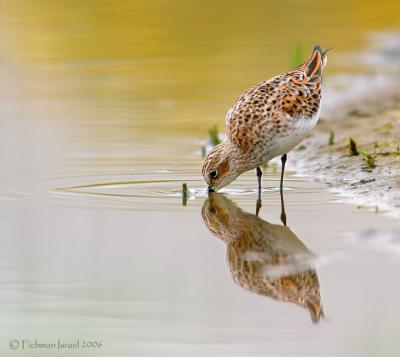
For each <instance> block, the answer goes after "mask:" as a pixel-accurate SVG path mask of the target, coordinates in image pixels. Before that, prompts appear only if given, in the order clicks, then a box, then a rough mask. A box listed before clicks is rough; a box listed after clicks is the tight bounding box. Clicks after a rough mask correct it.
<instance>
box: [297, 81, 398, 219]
mask: <svg viewBox="0 0 400 357" xmlns="http://www.w3.org/2000/svg"><path fill="white" fill-rule="evenodd" d="M331 115H332V114H331ZM350 138H351V139H352V140H353V141H354V142H355V143H356V148H354V147H353V152H352V151H351V147H350ZM354 149H355V150H356V151H357V152H358V155H355V154H356V152H354ZM290 156H291V160H290V161H291V163H292V165H291V166H292V167H293V168H294V169H295V170H296V171H297V172H298V173H299V174H301V175H302V176H306V177H308V178H309V179H315V180H318V181H323V182H326V183H328V184H329V185H330V186H331V187H332V188H333V189H334V191H335V192H338V193H339V194H340V195H341V196H342V197H346V199H347V200H350V201H351V202H353V203H355V204H356V205H359V206H369V207H373V208H375V209H376V210H383V211H388V212H391V213H393V214H395V215H396V216H399V215H400V90H399V91H397V90H395V89H394V88H392V89H391V90H390V92H386V93H383V92H382V93H380V95H377V96H376V97H375V98H374V99H371V98H370V99H368V100H365V99H364V100H363V99H361V100H360V101H358V102H353V103H349V104H348V105H346V106H345V107H342V108H340V109H338V111H337V115H335V116H331V117H322V118H321V120H320V122H319V123H318V125H317V127H316V128H315V130H314V132H313V134H312V135H311V136H310V137H309V138H307V139H306V140H304V141H303V143H302V144H300V145H299V146H298V147H297V149H296V150H295V152H293V153H291V155H290Z"/></svg>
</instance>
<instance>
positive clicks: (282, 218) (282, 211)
mask: <svg viewBox="0 0 400 357" xmlns="http://www.w3.org/2000/svg"><path fill="white" fill-rule="evenodd" d="M281 222H282V223H283V225H284V226H285V227H286V211H285V200H284V199H283V191H282V190H281Z"/></svg>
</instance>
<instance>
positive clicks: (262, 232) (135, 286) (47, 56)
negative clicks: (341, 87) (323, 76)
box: [0, 1, 400, 356]
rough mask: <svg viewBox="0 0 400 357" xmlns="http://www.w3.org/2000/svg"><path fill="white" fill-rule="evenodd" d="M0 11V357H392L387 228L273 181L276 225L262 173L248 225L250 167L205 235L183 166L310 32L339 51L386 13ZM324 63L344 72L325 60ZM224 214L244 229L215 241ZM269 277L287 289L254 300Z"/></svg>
mask: <svg viewBox="0 0 400 357" xmlns="http://www.w3.org/2000/svg"><path fill="white" fill-rule="evenodd" d="M0 6H1V11H0V19H1V21H0V26H1V35H0V46H1V56H0V62H1V66H0V72H1V78H2V85H1V89H0V104H1V105H0V125H1V130H0V232H1V237H2V239H1V240H0V245H1V246H0V248H1V249H0V264H1V268H2V269H1V270H0V284H1V290H0V301H1V307H0V314H1V315H0V316H1V322H0V336H1V345H0V351H1V353H2V355H5V356H8V355H10V354H11V353H12V354H16V355H28V354H29V355H30V356H31V355H32V356H34V355H37V356H44V355H49V356H54V355H57V356H62V355H66V356H67V355H68V356H70V355H76V356H80V355H82V356H89V355H92V356H101V355H104V356H132V355H135V356H188V355H191V356H265V355H271V356H279V355H292V356H310V355H311V356H313V355H314V356H337V355H340V356H377V355H384V356H397V354H398V353H397V351H398V346H397V340H398V337H399V335H398V331H399V330H400V326H399V321H400V311H399V309H398V301H399V299H400V289H399V288H398V285H397V284H396V283H395V282H396V281H397V275H398V274H397V271H398V269H399V263H400V261H399V255H398V252H399V249H398V247H399V241H398V236H399V228H398V224H397V222H395V221H392V220H390V219H389V218H387V217H386V216H385V215H384V214H382V212H375V211H374V210H370V209H366V208H357V207H353V206H351V205H347V204H344V203H341V202H340V201H339V198H338V197H337V196H335V195H333V194H331V193H329V192H328V191H327V187H326V186H324V185H323V184H320V183H315V182H314V183H312V182H306V181H304V180H303V179H301V178H299V177H297V176H295V175H294V173H293V172H288V175H287V177H286V181H285V192H284V193H285V207H286V214H287V227H284V226H283V225H282V223H281V221H280V216H281V197H280V195H279V191H278V189H277V188H278V181H279V170H277V169H276V168H274V166H269V168H268V169H267V170H266V171H265V174H264V176H263V188H264V190H263V207H262V208H261V211H260V214H259V217H256V216H255V209H256V198H257V196H256V192H255V187H256V179H255V173H253V172H252V173H247V174H245V175H243V176H242V177H241V178H240V179H239V180H237V181H236V182H235V183H233V184H232V185H231V186H229V188H227V189H226V190H225V191H224V192H223V194H224V195H225V196H226V197H225V198H223V197H222V198H221V200H222V203H221V202H219V203H218V202H217V207H214V208H215V209H216V212H218V209H222V212H225V211H226V212H227V215H226V214H225V215H222V217H219V218H218V219H217V220H212V222H213V223H212V224H210V222H211V221H210V219H204V217H205V213H204V212H206V211H207V209H208V208H209V205H210V198H208V197H207V194H206V191H205V185H204V183H203V181H202V178H201V174H200V167H201V162H202V158H201V156H200V154H199V152H200V147H201V145H202V143H201V140H202V139H204V137H205V136H206V135H207V129H208V127H209V126H210V125H212V124H214V123H218V124H219V125H220V127H222V126H223V122H224V116H225V112H226V110H227V109H228V108H229V106H230V105H231V103H232V102H233V101H234V100H235V98H236V97H237V96H238V95H239V94H240V93H241V92H242V91H243V90H244V89H246V88H247V87H248V86H250V85H252V84H254V83H255V82H258V81H260V80H261V79H264V78H268V77H270V76H272V75H273V74H276V73H279V72H281V71H283V70H286V69H287V67H288V66H289V65H290V63H291V57H292V56H291V53H292V52H293V51H294V49H295V48H296V47H297V46H299V45H300V46H301V47H302V48H303V49H304V51H308V49H309V48H311V47H312V45H314V44H315V41H316V37H318V41H319V42H320V44H321V45H323V46H324V47H328V46H331V45H334V46H336V48H337V53H338V57H337V58H343V57H340V53H343V52H346V51H354V50H356V49H358V48H361V47H362V46H363V43H364V42H363V41H364V38H365V35H366V33H368V32H369V31H372V30H374V31H375V30H377V29H381V28H383V27H384V26H385V27H390V26H395V25H396V24H397V23H398V16H397V14H398V10H399V9H398V7H399V5H398V3H397V2H392V1H383V2H382V1H381V2H380V3H379V4H373V3H368V4H365V3H364V2H361V1H351V2H344V1H338V2H335V4H328V3H327V2H322V3H320V4H319V6H318V7H316V6H312V4H311V3H309V2H308V1H296V2H294V1H293V2H292V1H287V2H284V3H282V2H281V3H279V5H277V4H268V3H266V2H262V1H254V2H252V3H249V4H243V2H235V1H233V2H224V1H221V2H217V3H214V2H199V3H197V2H183V1H155V2H151V3H139V2H132V3H130V4H127V3H126V2H124V1H113V2H108V1H99V2H96V5H94V3H93V4H92V3H90V2H79V1H74V2H71V3H64V2H52V1H39V2H36V3H35V4H33V3H32V2H27V1H18V2H3V3H2V4H1V5H0ZM278 6H279V7H278ZM283 7H284V9H285V11H282V8H283ZM349 67H350V69H347V70H348V71H350V70H354V68H352V66H349ZM329 70H330V71H331V75H333V74H334V73H335V72H338V71H343V70H346V68H345V69H343V63H340V61H339V60H335V57H334V56H332V60H330V67H329ZM362 70H363V69H362V68H361V69H358V71H362ZM327 81H329V77H328V79H327ZM327 95H329V94H327ZM289 163H290V155H289ZM183 182H187V184H188V186H189V189H190V195H189V198H188V201H187V203H186V206H184V205H182V197H181V194H180V190H181V187H182V183H183ZM226 200H227V201H226ZM202 212H203V214H202ZM212 212H213V210H211V212H210V214H212ZM228 218H229V219H231V220H233V221H235V220H244V223H243V224H241V225H240V227H242V228H243V227H248V228H247V229H245V231H244V233H243V232H241V231H238V230H237V229H234V227H235V226H234V225H233V224H229V225H228V228H229V227H230V229H231V230H228V231H226V230H223V229H222V230H221V227H225V226H224V224H222V226H221V222H222V223H223V222H225V219H228ZM221 220H222V221H221ZM207 222H208V223H207ZM228 222H229V220H228ZM246 222H247V223H246ZM255 222H256V223H255ZM246 224H247V226H246ZM210 227H211V231H210ZM216 227H217V228H218V227H219V228H218V232H219V235H217V236H218V237H215V235H213V234H212V232H214V233H215V231H216V229H217V228H216ZM232 227H233V228H232ZM256 227H258V228H257V231H255V228H256ZM221 232H222V233H221ZM271 232H272V233H271ZM274 232H278V233H274ZM243 234H244V237H245V238H246V237H247V238H246V239H249V240H248V241H249V242H250V243H249V245H248V246H246V244H245V245H244V248H243V246H242V243H241V242H242V240H241V239H243ZM246 235H247V236H246ZM282 235H283V237H284V238H281V239H280V237H282ZM225 236H229V237H230V238H229V240H228V241H227V242H228V243H227V242H225V241H221V239H218V238H221V237H225ZM249 237H250V238H249ZM271 237H274V238H273V239H274V240H272V241H273V242H277V244H278V248H279V249H277V248H276V245H275V244H272V243H268V244H267V247H268V249H266V248H265V244H264V243H265V242H270V241H269V240H268V239H272V238H271ZM246 239H245V241H246ZM285 241H287V244H286V245H285V243H284V242H285ZM229 242H231V243H232V242H233V244H234V246H235V244H237V245H238V247H239V248H238V249H236V250H235V249H233V250H232V249H231V247H232V245H229ZM235 242H236V243H235ZM246 242H247V241H246ZM263 242H264V243H263ZM281 242H283V243H282V244H283V245H284V247H283V248H282V247H280V244H281ZM259 246H261V247H264V248H262V249H261V248H259ZM248 247H250V248H248ZM254 247H258V248H257V249H258V250H257V249H256V248H254ZM232 254H233V255H232ZM232 257H236V258H235V259H233V258H232ZM242 266H243V267H244V268H241V267H242ZM238 267H239V268H238ZM260 267H261V268H260ZM243 276H244V277H246V279H243V278H242V277H243ZM257 279H258V280H257ZM291 281H300V283H296V284H294V285H291V283H290V282H291ZM310 281H311V283H310ZM277 284H283V285H284V286H288V289H286V290H285V289H278V291H279V293H275V294H273V293H271V289H264V290H262V291H261V288H257V286H264V287H265V286H266V287H267V288H268V287H270V286H271V285H272V286H275V287H276V286H277ZM283 285H282V286H283ZM291 286H295V287H296V288H295V289H292V288H291ZM252 287H253V288H252ZM292 290H294V291H295V292H292ZM265 291H267V292H265ZM299 296H300V298H299ZM296 299H297V300H296ZM299 299H300V300H301V301H303V302H304V303H296V302H294V301H293V300H296V301H300V300H299ZM284 300H288V301H284ZM322 312H323V315H324V316H325V317H324V318H320V319H319V320H318V318H316V316H319V315H322ZM312 320H315V322H317V320H318V322H317V323H313V322H312ZM14 339H17V340H18V341H21V340H22V339H29V340H31V341H34V340H35V339H38V341H39V342H41V343H52V342H54V341H56V340H57V339H61V340H62V341H64V342H69V341H71V342H73V341H75V340H76V339H80V340H81V341H82V340H86V341H95V342H97V341H101V342H102V347H96V348H95V347H92V348H87V349H84V348H82V346H81V348H79V349H72V350H57V351H54V350H51V349H49V350H45V349H33V348H32V349H30V350H22V349H21V348H20V347H19V348H18V349H16V350H11V349H10V347H9V341H10V340H14Z"/></svg>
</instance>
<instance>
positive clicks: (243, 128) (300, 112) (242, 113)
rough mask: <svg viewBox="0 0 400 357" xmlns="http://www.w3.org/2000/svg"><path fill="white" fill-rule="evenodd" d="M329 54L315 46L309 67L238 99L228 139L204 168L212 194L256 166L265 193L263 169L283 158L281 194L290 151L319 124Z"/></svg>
mask: <svg viewBox="0 0 400 357" xmlns="http://www.w3.org/2000/svg"><path fill="white" fill-rule="evenodd" d="M326 53H327V51H325V52H324V51H322V50H321V48H320V47H319V46H315V47H314V50H313V53H312V55H311V58H310V59H309V60H307V61H306V62H305V63H303V64H302V65H300V66H299V67H296V68H295V69H292V70H291V71H289V72H286V73H283V74H281V75H279V76H276V77H274V78H272V79H270V80H268V81H263V82H261V83H259V84H256V85H255V86H254V87H252V88H250V89H249V90H248V91H246V92H245V93H244V94H243V95H242V96H240V97H239V99H238V100H237V101H236V102H235V104H234V105H233V107H232V108H231V109H230V110H229V111H228V113H227V115H226V131H227V140H226V141H225V142H223V143H221V144H219V145H217V146H215V147H214V148H213V149H212V150H211V151H210V152H209V154H208V155H207V158H206V159H205V161H204V164H203V170H202V173H203V177H204V180H205V181H206V183H207V184H208V190H209V191H210V192H212V191H217V190H219V189H221V188H222V187H224V186H226V185H228V184H230V183H231V182H232V181H234V180H235V179H236V178H237V177H238V176H239V175H241V174H242V173H244V172H246V171H249V170H252V169H255V168H256V173H257V179H258V190H259V192H261V175H262V172H261V169H260V166H261V165H262V164H263V163H267V162H268V161H269V160H271V159H272V158H274V157H276V156H281V161H282V172H281V181H280V189H281V191H282V188H283V175H284V171H285V163H286V159H287V153H288V151H290V150H291V149H293V148H294V147H295V146H296V145H297V144H299V143H300V142H301V141H302V140H303V139H304V138H305V137H306V136H307V134H308V133H309V132H310V131H311V130H312V129H313V128H314V126H315V125H316V124H317V121H318V117H319V113H320V102H321V81H322V74H323V70H324V67H325V65H326V63H327V56H326Z"/></svg>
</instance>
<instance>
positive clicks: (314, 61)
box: [303, 45, 332, 77]
mask: <svg viewBox="0 0 400 357" xmlns="http://www.w3.org/2000/svg"><path fill="white" fill-rule="evenodd" d="M331 49H332V48H329V49H328V50H326V51H322V49H321V47H319V46H318V45H317V46H315V47H314V50H313V53H312V55H311V58H310V59H309V60H308V61H306V62H305V63H304V65H303V66H304V67H305V72H306V74H307V77H313V76H319V77H321V76H322V72H323V70H324V68H325V66H326V63H327V60H328V58H327V55H326V54H327V52H328V51H329V50H331Z"/></svg>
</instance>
